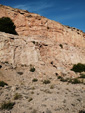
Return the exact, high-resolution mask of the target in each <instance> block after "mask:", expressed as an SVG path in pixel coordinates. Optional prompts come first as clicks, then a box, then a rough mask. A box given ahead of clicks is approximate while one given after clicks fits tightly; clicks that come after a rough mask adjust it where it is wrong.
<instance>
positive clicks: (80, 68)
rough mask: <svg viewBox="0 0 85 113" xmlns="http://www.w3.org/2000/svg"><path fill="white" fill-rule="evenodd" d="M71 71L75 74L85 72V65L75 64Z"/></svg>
mask: <svg viewBox="0 0 85 113" xmlns="http://www.w3.org/2000/svg"><path fill="white" fill-rule="evenodd" d="M71 70H72V71H74V72H85V64H81V63H78V64H75V65H74V66H73V68H72V69H71Z"/></svg>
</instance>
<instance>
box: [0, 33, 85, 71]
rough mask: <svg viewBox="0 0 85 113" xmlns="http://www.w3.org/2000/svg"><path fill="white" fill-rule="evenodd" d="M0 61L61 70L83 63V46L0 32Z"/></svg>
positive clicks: (84, 60)
mask: <svg viewBox="0 0 85 113" xmlns="http://www.w3.org/2000/svg"><path fill="white" fill-rule="evenodd" d="M0 62H1V63H5V64H9V65H11V66H12V67H19V66H29V65H30V64H33V65H38V64H41V65H51V66H53V67H55V68H56V69H58V68H59V70H62V67H67V68H71V65H72V64H76V63H85V48H83V47H82V48H79V47H74V46H71V45H67V44H60V43H56V42H52V41H51V40H44V41H42V40H37V39H35V38H34V39H33V37H26V36H16V35H11V34H7V33H3V32H0Z"/></svg>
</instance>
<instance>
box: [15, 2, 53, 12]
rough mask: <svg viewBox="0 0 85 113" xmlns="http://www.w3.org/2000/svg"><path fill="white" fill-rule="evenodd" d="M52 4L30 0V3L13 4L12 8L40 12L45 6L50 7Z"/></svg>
mask: <svg viewBox="0 0 85 113" xmlns="http://www.w3.org/2000/svg"><path fill="white" fill-rule="evenodd" d="M52 6H53V5H52V4H48V3H46V2H38V3H36V2H31V3H27V4H24V5H22V4H19V5H15V6H14V8H19V9H24V10H28V11H30V12H40V11H42V10H44V9H46V8H51V7H52Z"/></svg>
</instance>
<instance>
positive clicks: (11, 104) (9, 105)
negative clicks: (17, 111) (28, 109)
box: [1, 101, 15, 110]
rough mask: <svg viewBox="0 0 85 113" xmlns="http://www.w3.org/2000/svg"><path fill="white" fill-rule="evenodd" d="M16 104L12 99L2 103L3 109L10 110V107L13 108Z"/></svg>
mask: <svg viewBox="0 0 85 113" xmlns="http://www.w3.org/2000/svg"><path fill="white" fill-rule="evenodd" d="M14 105H15V103H14V102H10V101H8V102H4V103H2V104H1V109H2V110H3V109H7V110H10V109H12V108H13V106H14Z"/></svg>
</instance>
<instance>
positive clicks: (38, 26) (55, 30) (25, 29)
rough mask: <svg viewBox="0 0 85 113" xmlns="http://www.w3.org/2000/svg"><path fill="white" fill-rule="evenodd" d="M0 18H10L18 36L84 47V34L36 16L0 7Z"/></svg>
mask: <svg viewBox="0 0 85 113" xmlns="http://www.w3.org/2000/svg"><path fill="white" fill-rule="evenodd" d="M0 17H10V18H11V19H12V20H13V22H14V24H15V25H16V31H17V32H18V34H19V35H24V36H31V37H33V38H34V37H35V38H36V37H39V39H38V38H37V39H38V40H41V38H42V40H47V39H49V40H51V41H52V42H53V41H54V42H56V43H57V42H58V43H67V44H70V45H74V46H78V47H85V34H84V33H83V32H82V31H81V30H78V29H76V28H71V27H69V26H63V25H61V24H60V23H58V22H55V21H52V20H49V19H47V18H45V17H42V16H40V15H38V14H34V13H29V12H28V11H26V10H20V9H14V8H11V7H8V6H3V5H0Z"/></svg>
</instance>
